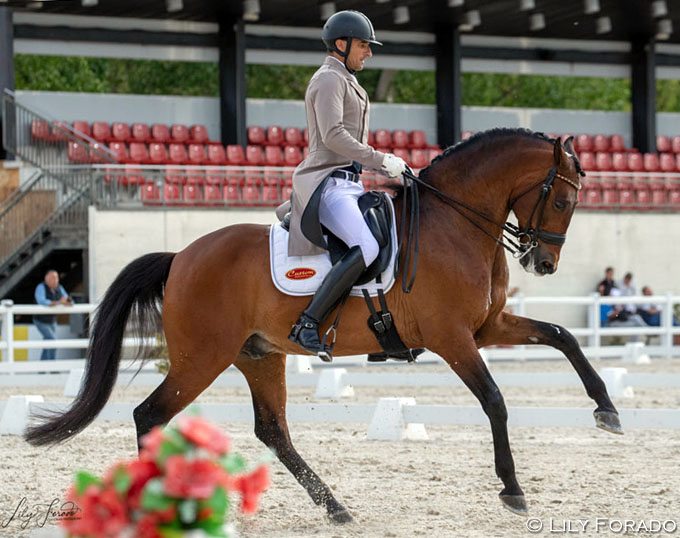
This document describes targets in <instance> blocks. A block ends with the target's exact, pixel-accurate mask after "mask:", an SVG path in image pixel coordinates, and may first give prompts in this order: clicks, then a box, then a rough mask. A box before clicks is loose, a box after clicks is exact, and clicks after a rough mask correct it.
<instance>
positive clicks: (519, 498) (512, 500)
mask: <svg viewBox="0 0 680 538" xmlns="http://www.w3.org/2000/svg"><path fill="white" fill-rule="evenodd" d="M499 497H500V498H501V502H502V503H503V506H504V507H505V508H507V509H508V510H510V511H511V512H512V513H513V514H517V515H519V516H526V515H527V514H528V513H529V508H528V507H527V501H526V499H525V498H524V495H503V494H501V495H499Z"/></svg>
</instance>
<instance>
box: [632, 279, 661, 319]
mask: <svg viewBox="0 0 680 538" xmlns="http://www.w3.org/2000/svg"><path fill="white" fill-rule="evenodd" d="M642 295H646V296H650V295H654V293H653V292H652V289H651V288H650V287H649V286H644V287H643V288H642ZM637 313H638V314H639V315H640V317H641V318H642V319H643V320H645V323H646V324H647V325H650V326H652V327H659V326H661V308H659V305H657V304H653V303H646V304H641V305H638V308H637Z"/></svg>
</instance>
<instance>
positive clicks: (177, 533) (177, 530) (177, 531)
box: [158, 525, 186, 538]
mask: <svg viewBox="0 0 680 538" xmlns="http://www.w3.org/2000/svg"><path fill="white" fill-rule="evenodd" d="M158 534H160V535H161V536H162V537H163V538H184V537H185V536H186V530H184V529H182V528H181V527H170V526H168V525H162V526H159V527H158Z"/></svg>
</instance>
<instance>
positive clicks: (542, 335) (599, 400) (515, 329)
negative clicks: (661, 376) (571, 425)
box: [476, 312, 623, 434]
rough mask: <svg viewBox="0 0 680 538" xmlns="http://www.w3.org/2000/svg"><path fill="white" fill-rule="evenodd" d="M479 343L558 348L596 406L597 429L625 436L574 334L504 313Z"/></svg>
mask: <svg viewBox="0 0 680 538" xmlns="http://www.w3.org/2000/svg"><path fill="white" fill-rule="evenodd" d="M476 340H477V346H478V347H484V346H489V345H522V344H529V345H531V344H543V345H546V346H550V347H553V348H555V349H559V350H560V351H561V352H562V353H564V355H565V356H566V357H567V359H568V360H569V362H570V363H571V365H572V366H573V367H574V370H576V373H577V374H578V376H579V377H580V378H581V382H582V383H583V386H584V387H585V389H586V393H587V394H588V396H590V397H591V398H592V399H593V400H594V401H595V403H596V404H597V409H595V411H594V413H593V414H594V415H595V423H596V425H597V427H598V428H602V429H603V430H606V431H608V432H612V433H618V434H622V433H623V430H622V428H621V421H620V420H619V413H618V412H617V411H616V407H614V404H613V403H612V401H611V399H610V398H609V394H607V387H606V385H605V384H604V381H602V379H601V378H600V376H599V375H598V374H597V372H596V371H595V369H594V368H593V367H592V366H591V365H590V363H589V362H588V359H587V358H586V356H585V355H584V354H583V351H581V347H580V346H579V344H578V341H577V340H576V338H574V335H572V334H571V333H570V332H569V331H568V330H566V329H565V328H564V327H561V326H559V325H555V324H553V323H545V322H543V321H536V320H534V319H529V318H523V317H520V316H515V315H512V314H508V313H506V312H501V313H499V315H498V316H496V317H495V318H494V319H492V320H490V321H489V322H487V324H486V325H484V327H482V328H481V329H480V330H479V331H478V333H477V334H476Z"/></svg>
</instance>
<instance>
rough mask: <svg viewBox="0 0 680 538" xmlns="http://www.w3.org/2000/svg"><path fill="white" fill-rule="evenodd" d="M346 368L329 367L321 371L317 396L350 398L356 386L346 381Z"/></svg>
mask: <svg viewBox="0 0 680 538" xmlns="http://www.w3.org/2000/svg"><path fill="white" fill-rule="evenodd" d="M346 374H347V369H346V368H328V369H325V370H322V371H321V374H319V381H318V382H317V385H316V397H317V398H349V397H351V396H354V388H352V387H351V386H350V385H348V384H347V383H345V380H344V377H345V375H346Z"/></svg>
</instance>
